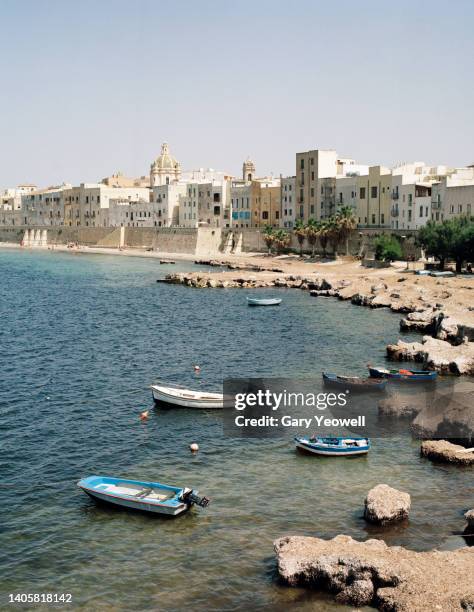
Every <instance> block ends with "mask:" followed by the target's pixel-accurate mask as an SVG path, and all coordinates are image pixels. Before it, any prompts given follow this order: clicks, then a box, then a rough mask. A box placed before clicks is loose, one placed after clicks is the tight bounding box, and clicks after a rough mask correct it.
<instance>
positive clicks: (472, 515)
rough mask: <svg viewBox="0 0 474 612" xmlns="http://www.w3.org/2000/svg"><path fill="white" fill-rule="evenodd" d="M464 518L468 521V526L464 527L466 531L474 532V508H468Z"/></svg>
mask: <svg viewBox="0 0 474 612" xmlns="http://www.w3.org/2000/svg"><path fill="white" fill-rule="evenodd" d="M464 518H465V519H466V521H467V525H466V528H465V529H464V533H471V534H474V509H473V510H468V511H467V512H466V513H465V514H464Z"/></svg>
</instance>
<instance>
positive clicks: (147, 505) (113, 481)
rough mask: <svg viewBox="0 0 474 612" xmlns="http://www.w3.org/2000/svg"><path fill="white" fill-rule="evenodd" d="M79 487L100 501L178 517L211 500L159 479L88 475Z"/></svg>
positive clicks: (79, 483) (204, 505)
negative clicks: (150, 480)
mask: <svg viewBox="0 0 474 612" xmlns="http://www.w3.org/2000/svg"><path fill="white" fill-rule="evenodd" d="M77 486H78V487H79V488H80V489H82V490H83V491H84V493H87V495H89V496H90V497H92V498H93V499H96V500H98V501H101V502H107V503H108V504H112V505H114V506H121V507H123V508H129V509H131V510H140V511H142V512H151V513H154V514H167V515H170V516H177V515H178V514H182V513H183V512H186V510H188V509H189V508H191V506H192V505H193V504H197V505H198V506H202V507H203V508H205V507H206V506H207V505H208V503H209V500H208V499H207V497H198V495H197V493H198V492H197V491H193V490H192V489H188V488H185V487H170V486H169V485H165V484H162V483H160V482H148V481H141V480H127V479H125V478H111V477H109V476H88V477H87V478H83V479H82V480H80V481H79V482H78V483H77Z"/></svg>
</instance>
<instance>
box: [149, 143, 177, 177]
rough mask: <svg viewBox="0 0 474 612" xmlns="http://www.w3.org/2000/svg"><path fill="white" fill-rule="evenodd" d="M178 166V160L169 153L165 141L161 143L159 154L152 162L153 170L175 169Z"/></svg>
mask: <svg viewBox="0 0 474 612" xmlns="http://www.w3.org/2000/svg"><path fill="white" fill-rule="evenodd" d="M176 168H179V162H178V161H176V159H175V158H174V157H173V156H172V155H171V154H170V150H169V146H168V143H167V142H164V143H163V144H162V145H161V154H160V155H159V156H158V157H157V158H156V159H155V161H154V162H153V169H155V170H175V169H176Z"/></svg>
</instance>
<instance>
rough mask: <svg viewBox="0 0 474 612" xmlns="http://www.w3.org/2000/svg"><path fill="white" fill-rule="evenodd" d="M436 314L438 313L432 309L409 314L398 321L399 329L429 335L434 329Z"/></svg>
mask: <svg viewBox="0 0 474 612" xmlns="http://www.w3.org/2000/svg"><path fill="white" fill-rule="evenodd" d="M438 314H439V312H438V311H436V310H433V309H432V308H430V309H427V310H422V311H421V312H410V313H408V314H407V316H406V317H405V318H403V319H401V320H400V329H401V330H404V331H407V330H413V331H425V332H428V333H431V332H433V331H434V329H435V321H436V317H437V315H438Z"/></svg>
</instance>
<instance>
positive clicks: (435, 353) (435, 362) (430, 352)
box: [387, 336, 474, 376]
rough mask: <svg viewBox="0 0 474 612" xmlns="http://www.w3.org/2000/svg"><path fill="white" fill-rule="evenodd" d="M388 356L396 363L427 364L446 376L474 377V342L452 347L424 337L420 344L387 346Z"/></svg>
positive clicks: (400, 343) (406, 343)
mask: <svg viewBox="0 0 474 612" xmlns="http://www.w3.org/2000/svg"><path fill="white" fill-rule="evenodd" d="M387 355H388V357H389V358H390V359H394V360H396V361H417V362H421V363H425V364H426V366H427V367H428V368H429V369H431V370H436V371H437V372H442V373H444V374H456V375H458V376H459V375H461V374H468V375H474V342H469V343H467V344H461V345H459V346H452V345H451V344H450V343H449V342H446V341H444V340H438V339H436V338H431V337H430V336H423V340H422V343H420V342H403V341H402V340H399V341H398V343H397V344H389V345H388V346H387Z"/></svg>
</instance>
